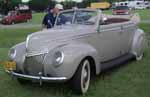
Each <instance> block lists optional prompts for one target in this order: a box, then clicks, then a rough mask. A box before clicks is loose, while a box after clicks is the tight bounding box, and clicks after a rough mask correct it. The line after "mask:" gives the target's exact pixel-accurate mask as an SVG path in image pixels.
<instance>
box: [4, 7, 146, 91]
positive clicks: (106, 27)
mask: <svg viewBox="0 0 150 97" xmlns="http://www.w3.org/2000/svg"><path fill="white" fill-rule="evenodd" d="M62 17H63V18H62ZM133 17H134V16H133ZM133 17H131V16H130V18H124V17H122V18H118V17H115V16H106V15H104V14H102V12H101V11H99V10H92V9H75V10H66V11H63V12H61V13H60V14H59V15H58V17H57V20H56V23H55V26H54V28H52V29H48V30H42V31H39V32H36V33H33V34H30V35H28V37H27V39H26V41H25V42H22V43H19V44H17V45H16V46H14V47H12V48H11V49H10V51H9V57H10V60H11V61H10V62H7V63H6V64H5V67H6V70H7V72H9V73H10V74H11V75H12V76H13V77H16V78H17V79H18V81H19V82H21V83H23V82H24V81H26V80H30V81H33V82H39V83H40V84H42V82H44V81H48V82H66V81H71V83H72V85H73V87H72V88H73V89H75V91H77V92H78V93H81V94H84V93H86V92H87V90H88V88H89V85H90V79H91V77H92V76H94V75H98V74H100V73H101V71H102V70H105V69H107V68H110V67H113V66H116V65H118V64H121V63H122V62H125V61H127V60H130V59H131V58H135V59H137V60H141V59H142V57H143V52H144V51H143V49H144V47H145V34H144V31H143V30H141V29H139V28H138V22H136V21H135V20H136V19H135V18H134V19H133Z"/></svg>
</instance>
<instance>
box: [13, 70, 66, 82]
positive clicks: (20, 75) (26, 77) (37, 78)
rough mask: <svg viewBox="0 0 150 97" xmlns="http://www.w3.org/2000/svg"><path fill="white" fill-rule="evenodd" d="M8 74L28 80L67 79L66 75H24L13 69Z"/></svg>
mask: <svg viewBox="0 0 150 97" xmlns="http://www.w3.org/2000/svg"><path fill="white" fill-rule="evenodd" d="M10 74H11V75H12V76H13V77H19V78H24V79H30V80H39V81H40V80H42V81H65V80H67V78H66V77H43V76H31V75H24V74H19V73H15V72H13V71H11V72H10Z"/></svg>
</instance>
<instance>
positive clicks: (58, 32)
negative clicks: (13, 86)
mask: <svg viewBox="0 0 150 97" xmlns="http://www.w3.org/2000/svg"><path fill="white" fill-rule="evenodd" d="M91 28H93V27H90V26H89V25H88V26H87V25H85V26H82V25H70V26H59V27H55V28H53V29H49V30H42V31H39V32H36V33H33V34H31V35H29V36H28V38H27V41H26V49H27V55H28V56H34V55H40V54H44V53H48V52H49V51H50V50H52V49H55V48H56V47H58V46H62V45H66V44H68V43H70V42H71V41H74V40H76V39H79V38H81V37H83V36H85V35H87V34H90V33H93V31H94V29H91Z"/></svg>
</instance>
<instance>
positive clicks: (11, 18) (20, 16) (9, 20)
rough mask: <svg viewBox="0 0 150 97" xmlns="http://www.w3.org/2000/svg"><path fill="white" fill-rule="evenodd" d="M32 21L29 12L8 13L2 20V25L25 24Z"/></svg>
mask: <svg viewBox="0 0 150 97" xmlns="http://www.w3.org/2000/svg"><path fill="white" fill-rule="evenodd" d="M31 19H32V13H31V11H30V10H18V11H10V12H9V13H8V15H7V16H5V17H4V18H3V20H2V23H3V24H15V23H20V22H27V21H29V20H31Z"/></svg>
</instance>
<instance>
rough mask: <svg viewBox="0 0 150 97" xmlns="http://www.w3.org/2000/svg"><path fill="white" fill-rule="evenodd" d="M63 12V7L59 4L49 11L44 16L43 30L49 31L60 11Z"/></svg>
mask: <svg viewBox="0 0 150 97" xmlns="http://www.w3.org/2000/svg"><path fill="white" fill-rule="evenodd" d="M62 10H63V6H62V5H61V4H56V5H55V7H54V8H53V9H49V10H48V13H47V14H46V15H45V16H44V19H43V22H42V25H43V27H44V28H47V29H50V28H52V27H54V24H55V20H56V17H57V15H58V14H59V12H60V11H62Z"/></svg>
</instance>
